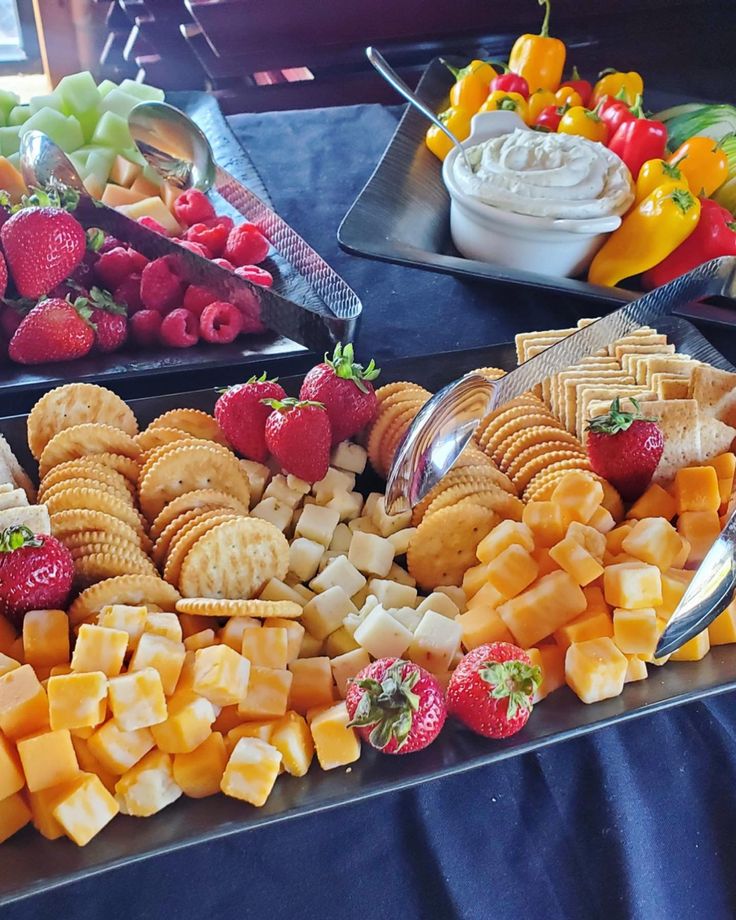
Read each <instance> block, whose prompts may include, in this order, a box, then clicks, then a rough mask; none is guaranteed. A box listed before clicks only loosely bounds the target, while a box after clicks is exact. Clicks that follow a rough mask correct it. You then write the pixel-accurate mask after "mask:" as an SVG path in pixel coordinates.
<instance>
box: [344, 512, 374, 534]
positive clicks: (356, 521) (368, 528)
mask: <svg viewBox="0 0 736 920" xmlns="http://www.w3.org/2000/svg"><path fill="white" fill-rule="evenodd" d="M348 527H349V528H350V530H351V531H352V532H353V533H372V534H375V535H376V536H379V533H378V529H377V528H376V525H375V524H374V523H373V521H372V520H371V519H370V518H369V517H366V513H365V505H364V506H363V516H362V517H357V518H353V520H352V521H348Z"/></svg>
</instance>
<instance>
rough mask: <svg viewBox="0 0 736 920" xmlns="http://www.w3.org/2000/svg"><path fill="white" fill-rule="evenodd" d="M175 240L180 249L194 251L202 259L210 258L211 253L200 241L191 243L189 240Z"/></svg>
mask: <svg viewBox="0 0 736 920" xmlns="http://www.w3.org/2000/svg"><path fill="white" fill-rule="evenodd" d="M176 242H177V243H178V244H179V246H181V248H182V249H188V250H189V251H190V252H194V253H196V254H197V255H198V256H202V258H203V259H211V258H212V253H211V252H210V251H209V249H208V248H207V247H206V246H203V245H202V244H201V243H193V242H192V241H191V240H176Z"/></svg>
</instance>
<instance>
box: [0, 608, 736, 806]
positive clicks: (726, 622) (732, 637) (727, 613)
mask: <svg viewBox="0 0 736 920" xmlns="http://www.w3.org/2000/svg"><path fill="white" fill-rule="evenodd" d="M708 638H709V640H710V644H711V645H730V644H731V643H732V642H736V601H731V603H730V604H729V605H728V607H726V609H725V610H724V611H723V613H721V614H719V615H718V616H717V617H716V618H715V620H713V622H712V623H711V624H710V626H709V627H708ZM0 798H2V795H0Z"/></svg>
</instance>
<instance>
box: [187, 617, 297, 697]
mask: <svg viewBox="0 0 736 920" xmlns="http://www.w3.org/2000/svg"><path fill="white" fill-rule="evenodd" d="M262 632H263V630H262V629H250V630H246V634H248V633H254V634H256V635H259V634H260V633H262ZM244 638H245V637H244ZM285 645H286V643H285V642H284V647H285ZM249 675H250V661H249V660H248V659H247V658H244V657H243V656H242V655H240V654H238V652H235V651H233V649H231V648H230V647H229V646H228V645H213V646H211V647H210V648H201V649H199V650H198V651H197V652H195V654H194V683H193V684H192V689H193V690H194V692H195V693H198V694H200V696H203V697H205V698H206V699H208V700H209V701H210V702H211V703H214V704H215V705H216V706H235V705H237V704H238V703H240V702H241V700H243V699H245V695H246V692H247V690H248V677H249Z"/></svg>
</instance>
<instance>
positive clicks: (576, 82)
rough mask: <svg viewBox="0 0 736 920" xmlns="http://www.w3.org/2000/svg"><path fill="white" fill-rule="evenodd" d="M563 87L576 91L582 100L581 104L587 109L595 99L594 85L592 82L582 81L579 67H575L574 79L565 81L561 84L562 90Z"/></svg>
mask: <svg viewBox="0 0 736 920" xmlns="http://www.w3.org/2000/svg"><path fill="white" fill-rule="evenodd" d="M563 86H569V87H571V88H572V89H574V90H575V92H576V93H577V94H578V95H579V96H580V99H581V100H582V103H581V104H582V105H583V106H584V107H585V108H586V109H587V108H589V107H590V106H589V103H590V100H591V99H592V98H593V84H592V83H591V82H590V80H583V79H582V77H581V76H580V73H579V72H578V69H577V67H573V69H572V77H571V78H570V79H569V80H565V81H564V82H563V83H560V89H562V87H563Z"/></svg>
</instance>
